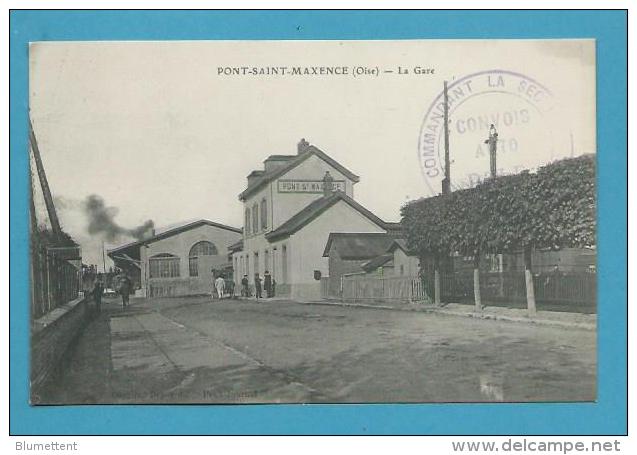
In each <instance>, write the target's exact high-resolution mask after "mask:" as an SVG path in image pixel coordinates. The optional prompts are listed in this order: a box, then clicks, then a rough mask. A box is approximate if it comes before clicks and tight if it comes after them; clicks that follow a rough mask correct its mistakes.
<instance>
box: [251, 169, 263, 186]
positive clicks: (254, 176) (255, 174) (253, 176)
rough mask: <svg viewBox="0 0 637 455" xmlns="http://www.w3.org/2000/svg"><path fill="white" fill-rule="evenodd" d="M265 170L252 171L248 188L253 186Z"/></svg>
mask: <svg viewBox="0 0 637 455" xmlns="http://www.w3.org/2000/svg"><path fill="white" fill-rule="evenodd" d="M263 172H264V171H252V172H250V174H249V175H248V188H249V187H251V186H252V185H253V184H254V182H255V181H257V180H258V179H259V178H260V177H261V176H262V175H263Z"/></svg>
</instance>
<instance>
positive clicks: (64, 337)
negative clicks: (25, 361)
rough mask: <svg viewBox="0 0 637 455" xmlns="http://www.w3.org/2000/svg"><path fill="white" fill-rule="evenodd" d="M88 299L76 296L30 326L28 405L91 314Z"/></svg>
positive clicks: (38, 395) (37, 401) (52, 372)
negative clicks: (29, 399)
mask: <svg viewBox="0 0 637 455" xmlns="http://www.w3.org/2000/svg"><path fill="white" fill-rule="evenodd" d="M91 303H92V302H91V301H90V300H89V299H87V298H86V299H85V298H84V297H79V298H77V299H75V300H73V301H71V302H69V303H66V304H64V305H61V306H59V307H58V308H56V309H54V310H53V311H51V312H49V313H47V314H45V315H44V316H42V317H40V318H38V319H36V320H34V321H33V324H32V327H31V404H38V403H39V402H40V393H39V392H40V390H41V389H42V387H43V386H44V385H45V384H46V382H47V380H49V379H50V378H51V377H52V376H53V375H54V374H55V372H56V369H57V367H58V365H59V364H60V363H61V360H62V358H63V357H64V354H65V353H66V351H67V349H68V348H69V347H70V346H71V344H72V343H73V341H74V340H75V339H76V338H77V336H78V335H79V334H80V333H81V331H82V330H83V329H84V327H86V325H87V323H88V321H89V320H90V318H91V316H92V314H93V312H92V309H93V307H92V305H91Z"/></svg>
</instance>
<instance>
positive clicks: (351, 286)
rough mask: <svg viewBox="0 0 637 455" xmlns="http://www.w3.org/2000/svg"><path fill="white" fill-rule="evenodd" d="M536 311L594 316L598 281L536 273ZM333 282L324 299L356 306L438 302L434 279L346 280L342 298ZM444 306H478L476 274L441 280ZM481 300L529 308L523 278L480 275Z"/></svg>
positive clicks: (583, 275)
mask: <svg viewBox="0 0 637 455" xmlns="http://www.w3.org/2000/svg"><path fill="white" fill-rule="evenodd" d="M533 285H534V291H535V300H536V305H537V308H538V309H540V310H549V311H572V312H581V313H594V312H596V306H597V293H596V290H597V277H596V274H595V273H591V272H569V273H562V272H559V273H538V274H534V276H533ZM331 288H333V286H331V285H330V282H329V278H324V279H322V280H321V291H322V296H323V297H330V298H335V297H338V298H342V299H343V300H352V301H377V302H390V301H416V302H417V301H421V302H422V301H429V299H430V298H431V299H433V297H434V277H433V274H431V276H429V275H428V276H427V277H425V278H423V279H421V278H418V277H368V276H360V275H355V276H349V277H343V279H342V289H341V292H340V295H331V294H333V292H332V293H330V289H331ZM440 291H441V292H440V294H441V301H442V302H444V303H452V302H453V303H467V304H473V303H474V292H473V271H463V272H455V273H441V274H440ZM480 296H481V300H482V304H483V305H486V306H507V307H512V308H526V305H527V302H526V281H525V277H524V272H519V271H515V272H482V273H480Z"/></svg>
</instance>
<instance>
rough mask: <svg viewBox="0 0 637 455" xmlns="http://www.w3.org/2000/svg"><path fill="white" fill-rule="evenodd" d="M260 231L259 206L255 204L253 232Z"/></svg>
mask: <svg viewBox="0 0 637 455" xmlns="http://www.w3.org/2000/svg"><path fill="white" fill-rule="evenodd" d="M257 232H259V206H258V205H257V204H254V206H253V207H252V233H253V234H256V233H257Z"/></svg>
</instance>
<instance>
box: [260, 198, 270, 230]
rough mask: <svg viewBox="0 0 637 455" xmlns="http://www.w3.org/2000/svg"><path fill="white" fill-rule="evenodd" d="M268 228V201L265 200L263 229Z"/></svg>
mask: <svg viewBox="0 0 637 455" xmlns="http://www.w3.org/2000/svg"><path fill="white" fill-rule="evenodd" d="M267 228H268V201H266V200H265V199H263V200H262V201H261V229H263V230H265V229H267Z"/></svg>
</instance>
